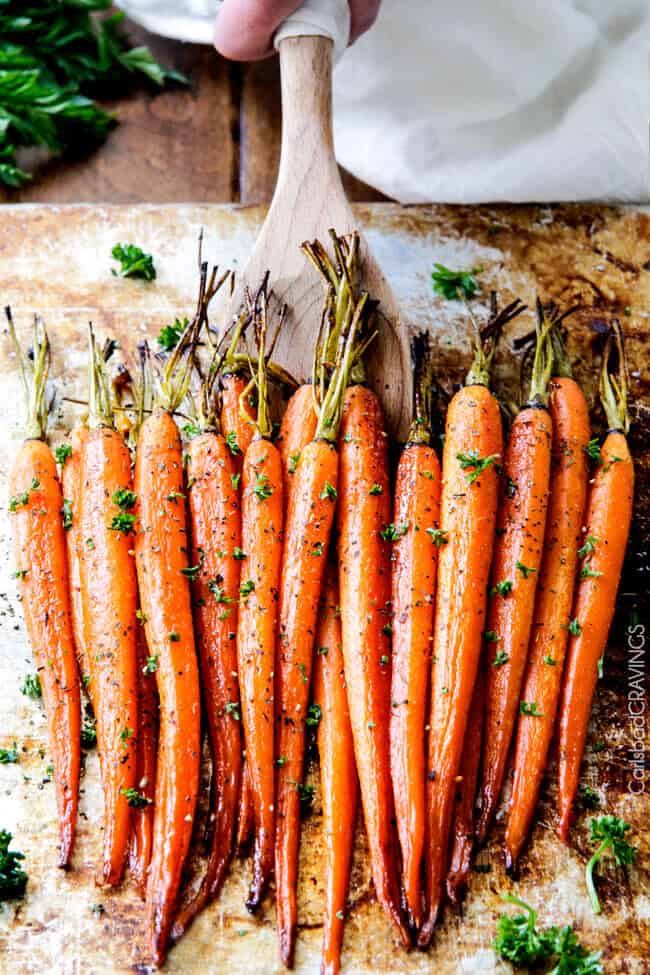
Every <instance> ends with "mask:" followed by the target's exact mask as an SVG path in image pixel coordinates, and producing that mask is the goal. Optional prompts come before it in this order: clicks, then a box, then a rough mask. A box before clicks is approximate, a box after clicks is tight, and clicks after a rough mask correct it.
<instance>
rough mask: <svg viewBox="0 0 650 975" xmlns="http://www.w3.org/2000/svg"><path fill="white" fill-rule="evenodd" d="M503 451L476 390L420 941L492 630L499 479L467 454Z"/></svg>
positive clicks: (437, 638)
mask: <svg viewBox="0 0 650 975" xmlns="http://www.w3.org/2000/svg"><path fill="white" fill-rule="evenodd" d="M473 450H475V451H477V455H478V456H479V457H482V458H485V457H489V456H492V455H497V459H500V458H501V456H502V452H503V437H502V431H501V417H500V415H499V406H498V403H497V401H496V399H495V398H494V397H493V396H492V394H491V393H490V392H489V390H488V389H486V388H485V387H484V386H468V387H465V388H464V389H461V390H460V391H459V392H458V393H456V395H455V396H454V397H453V399H452V401H451V403H450V405H449V409H448V412H447V423H446V437H445V449H444V454H443V468H442V478H443V480H442V503H441V513H440V525H441V528H442V530H443V531H445V532H446V533H447V538H448V542H447V544H446V545H443V546H442V547H441V549H440V552H439V555H438V587H437V595H436V611H435V623H434V641H433V658H432V659H433V667H432V683H431V719H430V727H431V731H430V734H429V754H428V774H427V836H426V837H425V878H426V902H427V915H426V919H425V922H424V924H423V926H422V928H421V930H420V935H419V939H418V942H419V944H420V945H421V946H422V947H426V946H427V945H428V944H429V943H430V941H431V938H432V936H433V929H434V927H435V924H436V920H437V917H438V913H439V910H440V906H441V901H442V895H443V886H444V880H445V877H446V874H447V857H448V851H449V833H450V829H451V817H452V812H453V800H454V794H455V788H456V776H457V775H458V773H459V769H460V762H461V755H462V747H463V741H464V739H465V731H466V727H467V717H468V713H469V708H470V704H471V700H472V693H473V690H474V682H475V679H476V673H477V668H478V661H479V655H480V651H481V644H482V635H483V630H484V628H485V615H486V614H485V603H486V592H487V584H488V577H489V571H490V562H491V560H492V548H493V543H494V530H495V516H496V509H497V472H496V470H495V465H494V464H492V465H491V466H489V467H488V468H487V469H486V470H485V471H483V473H482V474H481V475H480V477H479V478H478V479H477V480H476V481H475V482H474V483H473V484H470V483H468V478H467V476H466V475H469V474H470V473H471V471H463V469H462V468H461V465H460V462H459V460H458V459H457V455H458V454H459V453H469V452H470V451H473Z"/></svg>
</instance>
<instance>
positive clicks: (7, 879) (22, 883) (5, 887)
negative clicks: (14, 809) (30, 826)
mask: <svg viewBox="0 0 650 975" xmlns="http://www.w3.org/2000/svg"><path fill="white" fill-rule="evenodd" d="M12 839H13V837H12V835H11V833H9V832H8V831H7V830H6V829H2V830H0V901H9V900H15V899H16V898H18V897H22V896H23V895H24V893H25V888H26V886H27V879H28V878H27V874H26V873H25V871H24V870H23V869H22V868H21V866H20V863H21V861H22V860H24V859H25V854H24V853H19V852H18V850H10V849H9V844H10V843H11V840H12Z"/></svg>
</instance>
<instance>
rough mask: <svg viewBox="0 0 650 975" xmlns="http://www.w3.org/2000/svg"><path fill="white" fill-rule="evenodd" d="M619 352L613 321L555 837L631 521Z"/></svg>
mask: <svg viewBox="0 0 650 975" xmlns="http://www.w3.org/2000/svg"><path fill="white" fill-rule="evenodd" d="M614 354H616V355H617V357H618V375H614V374H613V370H612V362H613V356H614ZM624 356H625V354H624V349H623V336H622V332H621V328H620V325H619V324H618V323H616V324H615V325H614V326H613V329H612V332H610V334H609V336H608V338H607V343H606V346H605V351H604V353H603V366H602V370H601V375H600V399H601V402H602V405H603V409H604V411H605V416H606V418H607V424H608V427H609V430H608V433H607V436H606V438H605V442H604V443H603V445H602V447H601V450H600V464H599V467H598V470H597V471H596V474H595V477H594V479H593V483H592V485H591V488H590V491H589V497H588V500H587V512H586V516H585V526H584V544H583V546H582V548H581V549H580V551H579V552H578V555H579V557H580V559H581V560H582V568H581V570H580V576H579V581H578V586H577V590H576V595H575V601H574V605H573V613H572V615H573V620H572V624H571V632H570V637H569V646H568V650H567V661H566V673H565V675H564V683H563V687H562V699H561V702H560V713H559V721H558V732H557V734H558V755H559V760H558V761H559V774H558V778H559V796H558V805H559V819H560V821H559V826H558V834H559V836H560V838H561V839H562V840H564V841H565V842H566V841H567V839H568V835H569V826H570V824H571V812H572V807H573V801H574V799H575V794H576V791H577V788H578V780H579V778H580V763H581V761H582V756H583V753H584V747H585V739H586V737H587V724H588V722H589V712H590V710H591V702H592V699H593V696H594V691H595V688H596V683H597V681H598V672H599V668H600V666H601V661H602V657H603V654H604V653H605V650H606V647H607V636H608V633H609V628H610V625H611V622H612V619H613V616H614V610H615V607H616V592H617V590H618V584H619V582H620V578H621V569H622V567H623V558H624V556H625V549H626V546H627V540H628V536H629V533H630V524H631V521H632V499H633V494H634V465H633V463H632V458H631V456H630V450H629V447H628V443H627V439H626V433H627V431H628V429H629V420H628V416H627V373H626V368H625V357H624Z"/></svg>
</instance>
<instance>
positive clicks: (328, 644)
mask: <svg viewBox="0 0 650 975" xmlns="http://www.w3.org/2000/svg"><path fill="white" fill-rule="evenodd" d="M338 604H339V594H338V585H337V579H336V570H335V569H333V568H329V569H328V572H327V576H326V579H325V583H324V591H323V600H322V602H321V613H320V618H319V622H318V629H317V633H316V647H317V653H316V658H315V661H314V701H315V703H316V704H317V705H318V706H319V707H320V710H321V720H320V723H319V725H318V733H317V735H318V754H319V757H320V778H321V801H322V805H323V828H322V829H323V843H324V846H325V865H324V872H325V917H324V924H323V953H322V958H321V975H338V972H339V971H340V968H341V945H342V943H343V927H344V924H345V919H344V916H345V908H346V904H347V899H348V889H349V886H350V867H351V864H352V850H353V846H354V827H355V823H356V818H357V806H358V802H359V782H358V779H357V767H356V763H355V760H354V742H353V740H352V727H351V725H350V712H349V709H348V699H347V694H346V689H345V672H344V667H343V649H342V643H341V620H340V616H339V612H338Z"/></svg>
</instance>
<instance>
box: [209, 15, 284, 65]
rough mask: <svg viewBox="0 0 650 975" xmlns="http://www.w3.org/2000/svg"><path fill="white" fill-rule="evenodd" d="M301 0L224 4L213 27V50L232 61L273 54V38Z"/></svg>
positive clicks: (254, 58) (256, 58) (253, 59)
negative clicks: (214, 48)
mask: <svg viewBox="0 0 650 975" xmlns="http://www.w3.org/2000/svg"><path fill="white" fill-rule="evenodd" d="M299 6H300V0H224V4H223V6H222V7H221V10H220V11H219V15H218V16H217V21H216V24H215V27H214V46H215V47H216V49H217V51H219V53H220V54H222V55H223V56H224V57H225V58H230V60H231V61H257V60H259V59H260V58H266V57H268V56H269V55H270V54H273V44H272V38H273V34H274V33H275V31H276V30H277V28H278V27H279V26H280V24H281V23H282V21H283V20H286V18H287V17H288V16H289V14H292V13H293V12H294V10H297V9H298V7H299Z"/></svg>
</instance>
